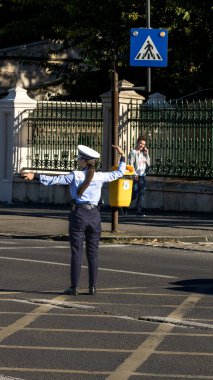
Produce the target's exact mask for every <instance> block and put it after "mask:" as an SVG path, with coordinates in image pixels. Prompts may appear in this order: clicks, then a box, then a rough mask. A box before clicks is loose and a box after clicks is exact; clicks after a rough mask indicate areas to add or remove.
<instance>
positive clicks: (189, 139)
mask: <svg viewBox="0 0 213 380" xmlns="http://www.w3.org/2000/svg"><path fill="white" fill-rule="evenodd" d="M129 123H130V125H131V128H130V131H131V136H130V140H131V142H132V146H131V147H133V146H134V145H135V142H136V138H137V136H139V135H145V136H146V139H147V146H148V148H149V153H150V157H151V167H150V170H149V175H157V176H175V177H189V178H206V179H208V178H213V101H212V100H203V101H201V100H200V101H192V102H190V103H189V102H175V103H173V102H164V103H163V104H162V103H156V102H153V103H149V104H147V105H142V106H141V105H137V106H136V107H135V105H131V109H130V113H129Z"/></svg>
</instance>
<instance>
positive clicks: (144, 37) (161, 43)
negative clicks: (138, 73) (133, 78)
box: [130, 28, 168, 67]
mask: <svg viewBox="0 0 213 380" xmlns="http://www.w3.org/2000/svg"><path fill="white" fill-rule="evenodd" d="M130 33H131V34H130V66H144V67H166V66H167V55H168V31H167V30H166V29H145V28H132V29H131V32H130Z"/></svg>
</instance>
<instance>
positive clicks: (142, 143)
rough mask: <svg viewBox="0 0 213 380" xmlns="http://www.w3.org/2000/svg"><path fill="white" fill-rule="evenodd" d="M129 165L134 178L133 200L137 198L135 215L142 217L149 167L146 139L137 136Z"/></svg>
mask: <svg viewBox="0 0 213 380" xmlns="http://www.w3.org/2000/svg"><path fill="white" fill-rule="evenodd" d="M128 158H129V164H130V165H132V166H133V167H134V169H135V177H134V183H133V198H132V200H134V199H136V198H137V210H136V214H137V215H143V216H144V212H143V199H144V192H145V188H146V173H147V170H148V169H149V166H150V157H149V151H148V149H147V147H146V139H145V137H144V136H139V137H138V139H137V141H136V147H135V149H132V150H131V151H130V153H129V157H128Z"/></svg>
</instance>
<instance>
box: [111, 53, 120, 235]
mask: <svg viewBox="0 0 213 380" xmlns="http://www.w3.org/2000/svg"><path fill="white" fill-rule="evenodd" d="M111 102H112V131H111V137H112V145H118V117H119V116H118V115H119V91H118V72H117V55H116V51H115V50H114V51H113V67H112V95H111ZM117 160H118V154H117V151H115V150H114V149H112V165H117ZM111 231H112V232H117V231H118V208H117V207H112V226H111Z"/></svg>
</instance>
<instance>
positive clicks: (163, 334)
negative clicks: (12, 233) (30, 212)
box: [0, 239, 213, 380]
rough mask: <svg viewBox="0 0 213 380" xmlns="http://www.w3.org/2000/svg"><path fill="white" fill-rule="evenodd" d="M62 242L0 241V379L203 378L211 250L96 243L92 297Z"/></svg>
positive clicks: (210, 333) (209, 368)
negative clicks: (76, 279)
mask: <svg viewBox="0 0 213 380" xmlns="http://www.w3.org/2000/svg"><path fill="white" fill-rule="evenodd" d="M69 260H70V250H69V246H68V243H67V242H55V241H50V240H49V241H47V240H37V239H36V240H21V239H20V240H19V239H18V240H14V239H0V289H1V294H0V350H1V352H0V380H5V379H8V378H10V379H11V378H12V379H17V378H18V379H23V380H38V379H42V380H47V379H48V380H50V379H51V380H56V379H57V380H68V379H69V380H70V379H71V380H90V379H92V380H103V379H106V380H127V379H128V380H134V379H141V380H142V379H143V380H150V379H151V380H156V379H157V380H158V379H159V380H160V379H161V380H162V379H163V380H166V379H167V380H168V379H171V380H174V379H175V380H178V379H186V380H187V379H193V380H197V379H202V380H204V379H213V360H212V358H213V313H212V311H213V303H212V298H213V297H212V296H213V276H212V273H213V255H212V253H208V252H201V251H199V250H197V251H187V250H182V249H171V248H161V247H149V246H143V245H139V246H130V245H115V244H113V245H101V247H100V268H99V281H98V294H97V296H89V295H88V289H87V286H88V284H87V263H86V261H85V258H84V262H83V267H82V273H81V283H80V294H79V296H78V297H70V296H64V295H63V294H62V292H63V289H65V288H66V287H67V286H68V285H69Z"/></svg>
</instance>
